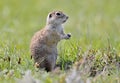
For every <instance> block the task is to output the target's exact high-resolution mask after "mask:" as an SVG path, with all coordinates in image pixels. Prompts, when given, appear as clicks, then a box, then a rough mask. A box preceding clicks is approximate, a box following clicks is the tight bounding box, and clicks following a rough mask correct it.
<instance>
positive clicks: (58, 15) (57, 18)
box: [47, 11, 68, 25]
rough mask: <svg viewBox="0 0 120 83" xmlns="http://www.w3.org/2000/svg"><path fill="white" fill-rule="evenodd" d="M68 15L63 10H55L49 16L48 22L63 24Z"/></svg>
mask: <svg viewBox="0 0 120 83" xmlns="http://www.w3.org/2000/svg"><path fill="white" fill-rule="evenodd" d="M67 19H68V16H67V15H65V14H64V13H63V12H61V11H53V12H51V13H49V14H48V16H47V24H56V25H59V24H63V23H65V22H66V21H67Z"/></svg>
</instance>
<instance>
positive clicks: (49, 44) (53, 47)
mask: <svg viewBox="0 0 120 83" xmlns="http://www.w3.org/2000/svg"><path fill="white" fill-rule="evenodd" d="M67 19H68V16H67V15H65V14H64V13H63V12H62V11H53V12H50V13H49V14H48V16H47V21H46V26H45V27H44V28H43V29H41V30H40V31H38V32H36V33H35V34H34V36H33V37H32V40H31V44H30V52H31V56H32V57H33V58H34V62H35V64H36V65H37V66H38V67H39V68H44V69H45V70H46V71H52V70H54V68H55V64H56V59H57V56H58V54H57V44H58V42H59V41H60V40H62V39H69V38H70V37H71V34H65V33H64V30H63V26H62V24H63V23H65V22H66V21H67Z"/></svg>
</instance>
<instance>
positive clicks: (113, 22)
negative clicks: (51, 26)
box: [0, 0, 120, 83]
mask: <svg viewBox="0 0 120 83" xmlns="http://www.w3.org/2000/svg"><path fill="white" fill-rule="evenodd" d="M119 3H120V1H119V0H109V1H108V0H89V1H88V0H74V1H68V0H64V1H56V0H53V1H47V0H44V1H42V0H36V1H35V0H17V1H16V0H3V1H1V2H0V83H6V82H7V83H8V82H9V83H13V82H16V80H17V79H22V80H24V78H25V79H26V78H27V75H28V76H31V77H28V78H31V79H32V81H36V79H37V82H38V81H39V82H40V83H56V82H58V83H59V82H60V83H65V82H67V83H73V82H74V83H75V82H76V83H78V82H81V83H106V82H110V83H119V82H120V79H119V78H120V70H119V69H120V37H119V35H120V15H119V14H120V5H119ZM52 10H62V11H64V12H65V13H66V14H68V16H69V17H70V18H69V20H68V21H67V23H66V24H65V25H64V26H65V32H66V33H69V32H70V33H71V34H72V38H71V39H70V40H68V41H66V40H63V41H61V42H60V43H59V45H58V51H59V56H58V60H57V64H58V66H60V68H61V69H62V70H57V71H56V72H55V73H47V72H45V71H42V70H41V71H39V70H38V69H36V68H35V67H34V66H33V60H31V58H30V53H29V44H30V40H31V37H32V36H33V34H34V33H35V32H36V31H38V30H39V29H41V28H42V27H44V25H45V21H46V16H47V14H48V13H49V12H50V11H52ZM27 70H31V73H30V71H27ZM26 71H27V72H26ZM25 73H26V74H25ZM30 74H32V75H30ZM24 75H25V76H26V77H25V76H24ZM23 76H24V77H23ZM18 81H19V82H21V80H18ZM28 81H29V80H28ZM39 82H38V83H39Z"/></svg>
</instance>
